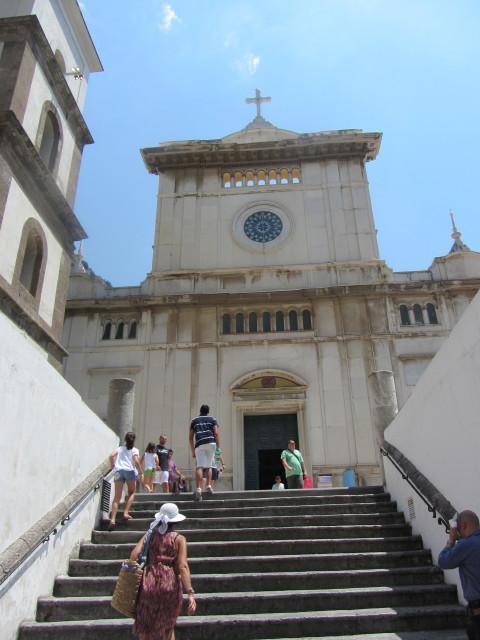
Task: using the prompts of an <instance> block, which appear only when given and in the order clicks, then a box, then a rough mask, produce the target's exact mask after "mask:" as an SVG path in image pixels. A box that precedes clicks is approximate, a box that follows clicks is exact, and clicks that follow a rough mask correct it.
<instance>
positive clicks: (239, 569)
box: [69, 549, 431, 576]
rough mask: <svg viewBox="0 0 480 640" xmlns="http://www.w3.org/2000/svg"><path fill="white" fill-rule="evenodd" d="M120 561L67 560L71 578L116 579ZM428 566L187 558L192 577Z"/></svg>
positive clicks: (340, 559) (395, 554)
mask: <svg viewBox="0 0 480 640" xmlns="http://www.w3.org/2000/svg"><path fill="white" fill-rule="evenodd" d="M121 562H122V561H121V560H83V559H81V558H79V559H73V560H70V566H69V575H71V576H113V575H118V572H119V571H120V566H121ZM430 564H431V554H430V551H427V550H424V549H419V550H411V551H387V552H385V551H381V552H364V553H322V554H311V555H308V556H304V555H280V556H237V557H230V556H226V557H223V558H212V557H207V558H189V565H190V569H191V571H192V574H196V573H245V572H270V573H271V572H276V571H301V570H302V569H303V570H304V571H326V570H333V571H337V570H353V569H380V568H383V569H389V568H392V567H408V566H416V567H418V566H426V565H430Z"/></svg>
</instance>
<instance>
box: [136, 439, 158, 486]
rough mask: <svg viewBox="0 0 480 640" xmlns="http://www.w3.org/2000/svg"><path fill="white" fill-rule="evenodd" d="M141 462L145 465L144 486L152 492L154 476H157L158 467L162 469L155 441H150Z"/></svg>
mask: <svg viewBox="0 0 480 640" xmlns="http://www.w3.org/2000/svg"><path fill="white" fill-rule="evenodd" d="M140 462H141V463H142V465H143V475H144V476H145V480H144V481H143V486H144V487H145V489H146V490H147V492H148V493H152V491H153V478H154V477H155V471H156V470H157V469H160V463H159V461H158V456H157V454H156V453H155V443H154V442H149V443H148V445H147V448H146V449H145V453H144V454H143V456H142V459H141V460H140Z"/></svg>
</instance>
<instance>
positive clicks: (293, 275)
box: [64, 93, 480, 489]
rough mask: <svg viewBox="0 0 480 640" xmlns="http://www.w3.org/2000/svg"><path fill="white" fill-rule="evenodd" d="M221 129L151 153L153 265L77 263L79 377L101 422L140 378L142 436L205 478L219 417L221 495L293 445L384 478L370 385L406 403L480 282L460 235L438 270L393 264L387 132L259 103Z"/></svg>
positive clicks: (72, 300)
mask: <svg viewBox="0 0 480 640" xmlns="http://www.w3.org/2000/svg"><path fill="white" fill-rule="evenodd" d="M261 100H262V99H261V98H260V96H259V93H257V98H256V99H255V101H256V102H257V117H256V118H255V119H254V120H253V121H252V122H251V123H250V124H249V125H247V126H246V127H245V128H244V129H243V130H241V131H239V132H238V133H234V134H231V135H229V136H226V137H225V138H222V139H218V140H195V141H187V142H171V143H164V144H160V145H159V146H158V147H154V148H147V149H143V150H142V155H143V158H144V162H145V165H146V167H147V169H148V171H149V172H150V173H152V174H154V175H158V176H159V192H158V208H157V217H156V228H155V238H154V246H153V262H152V271H151V273H149V274H148V275H147V277H146V279H145V281H144V282H143V283H142V284H141V285H139V286H138V287H111V286H109V285H108V283H106V282H105V281H104V280H103V279H102V278H100V277H98V276H95V275H94V274H93V273H92V272H90V271H89V270H88V269H85V268H84V266H83V263H82V259H81V256H77V260H76V263H75V266H74V270H73V273H72V276H71V279H70V293H69V299H68V303H67V311H66V317H65V325H64V344H65V347H66V349H67V350H68V352H69V357H68V359H67V360H66V363H65V375H66V378H67V379H68V381H69V382H70V383H71V384H72V385H73V386H74V387H75V388H76V389H77V390H78V391H79V393H80V394H81V395H82V397H83V398H84V399H85V401H86V402H87V403H88V404H89V405H90V406H91V407H92V408H93V409H94V410H95V411H96V412H97V413H98V414H99V415H100V416H101V417H102V418H104V419H105V418H106V413H107V400H108V389H109V383H110V381H111V380H112V379H114V378H122V377H126V378H131V379H134V380H135V383H136V385H135V409H134V428H135V431H136V432H137V435H138V441H139V445H140V446H142V445H146V444H147V442H148V441H155V442H156V441H157V440H158V436H159V434H161V433H165V434H166V435H167V437H168V442H169V445H170V446H171V447H172V448H173V449H174V451H175V459H176V461H177V464H178V466H179V467H180V468H181V469H182V470H183V471H184V472H187V473H190V474H191V473H192V469H193V460H192V458H191V457H190V452H189V447H188V428H189V424H190V420H191V418H192V417H193V416H195V415H197V412H198V409H199V406H200V405H201V404H203V403H206V404H209V405H210V407H211V411H212V413H213V414H214V415H215V416H216V417H217V419H218V422H219V424H220V426H221V448H222V451H223V456H224V459H225V463H226V472H225V474H224V476H223V478H222V484H223V486H224V487H225V488H233V489H243V488H249V489H254V488H269V487H270V486H271V484H272V482H273V476H274V475H275V474H276V473H277V472H279V471H280V469H281V467H280V465H279V454H280V451H281V450H282V449H283V448H284V447H285V446H286V443H287V440H288V439H290V438H293V439H295V440H296V442H297V446H298V448H299V449H300V450H301V451H302V453H303V455H304V458H305V460H306V464H307V467H308V468H309V469H311V470H312V472H313V474H314V476H317V475H319V474H325V475H331V476H332V479H333V484H334V485H338V484H341V483H342V477H343V474H344V472H345V471H346V470H354V471H355V473H356V476H357V478H358V482H359V483H360V484H375V483H378V482H380V481H381V480H382V468H381V461H380V456H379V452H378V445H377V442H376V433H375V428H374V426H373V423H374V420H373V412H374V406H375V403H376V402H377V401H378V399H376V398H375V397H374V395H375V391H374V390H373V387H372V385H371V384H370V382H369V380H370V378H371V376H372V374H374V373H375V372H379V371H388V372H391V374H392V380H393V381H394V384H395V392H396V396H397V402H398V405H399V407H401V406H402V405H403V404H404V403H405V401H406V400H407V398H408V396H409V394H410V392H411V390H412V389H413V387H414V386H415V384H416V382H417V380H418V379H419V377H420V375H421V374H422V372H423V371H424V369H425V368H426V366H427V365H428V363H429V361H430V360H431V359H432V357H433V356H434V355H435V353H436V352H437V351H438V349H439V347H440V346H441V344H442V343H443V341H444V340H445V338H446V337H447V336H448V335H449V333H450V331H451V329H452V327H453V326H454V325H455V323H456V322H457V320H458V318H459V317H460V315H461V314H462V312H463V310H464V309H465V308H466V306H467V305H468V304H469V302H470V300H471V299H472V298H473V296H474V295H475V293H476V292H477V290H478V289H479V287H480V254H479V253H477V252H474V251H471V250H470V249H469V248H468V247H467V246H466V245H465V244H464V243H463V242H462V240H461V238H460V234H459V232H458V231H457V229H456V228H455V224H454V222H453V218H452V223H453V233H452V236H453V238H454V243H453V247H452V249H451V251H450V253H449V254H448V255H445V256H443V257H439V258H435V259H434V260H433V263H432V265H431V267H430V269H428V270H426V271H415V272H408V273H407V272H405V273H395V272H393V271H392V270H391V269H390V268H389V267H388V265H387V264H386V263H385V262H384V261H383V260H382V259H381V258H380V256H379V251H378V246H377V240H376V231H375V225H374V217H373V212H372V206H371V202H370V195H369V186H368V180H367V174H366V163H367V162H368V161H371V160H374V159H375V158H376V156H377V154H378V151H379V148H380V143H381V134H380V133H365V132H363V131H361V130H342V131H328V132H320V133H311V134H297V133H294V132H292V131H287V130H283V129H279V128H277V127H275V126H273V125H272V124H270V123H269V122H268V121H266V120H265V119H264V118H263V117H262V116H261V114H260V108H259V105H260V101H261Z"/></svg>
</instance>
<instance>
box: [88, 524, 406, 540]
mask: <svg viewBox="0 0 480 640" xmlns="http://www.w3.org/2000/svg"><path fill="white" fill-rule="evenodd" d="M182 533H183V535H185V536H186V538H187V540H188V543H189V544H190V543H192V542H203V541H205V540H211V541H214V540H218V541H221V540H223V541H227V540H228V541H230V540H238V541H240V540H255V541H257V540H291V539H293V538H297V540H300V539H311V538H315V539H317V540H318V539H323V538H325V539H327V538H328V539H329V540H333V539H335V538H376V537H379V536H380V535H381V536H382V537H397V536H408V535H411V527H410V525H408V524H406V523H403V524H398V523H387V524H384V525H381V524H363V525H330V526H325V527H309V526H302V527H298V526H294V527H291V526H288V527H263V528H261V529H259V528H256V527H255V528H254V527H250V528H248V529H182ZM142 535H143V531H131V530H122V529H120V530H114V531H93V532H92V542H93V543H94V544H120V543H125V542H133V543H137V542H138V540H139V538H140V536H142Z"/></svg>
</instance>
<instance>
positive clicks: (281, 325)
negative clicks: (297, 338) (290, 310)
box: [275, 311, 285, 331]
mask: <svg viewBox="0 0 480 640" xmlns="http://www.w3.org/2000/svg"><path fill="white" fill-rule="evenodd" d="M275 329H276V330H277V331H285V317H284V315H283V311H277V313H276V314H275Z"/></svg>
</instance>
